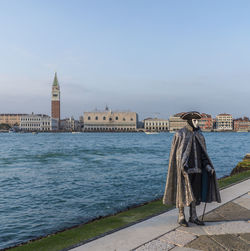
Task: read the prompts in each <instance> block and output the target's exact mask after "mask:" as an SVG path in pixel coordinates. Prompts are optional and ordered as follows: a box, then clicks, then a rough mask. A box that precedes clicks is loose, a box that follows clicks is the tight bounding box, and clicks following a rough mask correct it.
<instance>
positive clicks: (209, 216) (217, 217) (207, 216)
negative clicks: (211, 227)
mask: <svg viewBox="0 0 250 251" xmlns="http://www.w3.org/2000/svg"><path fill="white" fill-rule="evenodd" d="M201 218H202V216H200V217H199V219H200V220H201ZM203 220H204V221H205V222H209V221H223V220H225V219H224V217H222V216H221V215H220V214H217V213H216V210H214V211H212V212H210V213H207V214H205V215H204V218H203Z"/></svg>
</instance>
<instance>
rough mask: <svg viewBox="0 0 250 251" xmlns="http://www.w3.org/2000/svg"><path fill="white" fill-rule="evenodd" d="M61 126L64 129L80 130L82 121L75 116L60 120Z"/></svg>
mask: <svg viewBox="0 0 250 251" xmlns="http://www.w3.org/2000/svg"><path fill="white" fill-rule="evenodd" d="M60 128H61V130H63V131H80V129H81V127H80V122H79V121H78V120H75V119H74V118H73V117H71V118H66V119H62V120H60Z"/></svg>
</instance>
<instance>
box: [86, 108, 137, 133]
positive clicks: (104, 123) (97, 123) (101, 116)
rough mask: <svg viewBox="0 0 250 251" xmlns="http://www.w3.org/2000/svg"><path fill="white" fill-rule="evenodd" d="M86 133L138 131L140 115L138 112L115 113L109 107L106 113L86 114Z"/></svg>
mask: <svg viewBox="0 0 250 251" xmlns="http://www.w3.org/2000/svg"><path fill="white" fill-rule="evenodd" d="M83 120H84V131H90V132H98V131H99V132H100V131H101V132H102V131H106V132H107V131H109V132H110V131H112V132H125V131H136V130H137V123H138V115H137V113H136V112H113V111H111V109H108V107H106V108H105V110H104V111H94V112H84V116H83Z"/></svg>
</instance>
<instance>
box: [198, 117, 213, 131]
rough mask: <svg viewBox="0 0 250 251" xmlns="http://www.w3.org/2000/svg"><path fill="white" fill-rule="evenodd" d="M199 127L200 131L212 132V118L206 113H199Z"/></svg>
mask: <svg viewBox="0 0 250 251" xmlns="http://www.w3.org/2000/svg"><path fill="white" fill-rule="evenodd" d="M199 127H200V129H201V130H202V131H212V130H213V119H212V116H211V115H209V114H206V113H201V119H200V120H199Z"/></svg>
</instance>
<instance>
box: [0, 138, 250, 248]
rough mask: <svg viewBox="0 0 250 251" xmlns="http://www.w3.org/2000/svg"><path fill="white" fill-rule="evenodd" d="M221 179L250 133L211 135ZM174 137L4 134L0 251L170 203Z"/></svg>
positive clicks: (0, 149) (245, 148) (242, 151)
mask: <svg viewBox="0 0 250 251" xmlns="http://www.w3.org/2000/svg"><path fill="white" fill-rule="evenodd" d="M204 136H205V138H206V142H207V148H208V153H209V156H210V158H211V159H212V161H213V163H214V166H215V169H216V172H217V176H218V177H222V176H224V175H227V174H229V173H230V171H231V170H232V169H233V168H234V167H235V166H236V164H237V163H238V162H239V161H241V160H242V158H243V157H244V155H245V154H246V153H247V152H249V147H250V133H204ZM172 137H173V134H171V133H160V134H157V135H146V134H144V133H81V134H70V133H41V134H37V135H33V134H4V133H1V134H0V142H1V147H0V223H1V227H0V249H1V248H5V247H9V246H13V245H15V244H18V243H21V242H24V241H27V240H30V239H34V238H36V237H39V236H43V235H47V234H49V233H53V232H56V231H58V230H62V229H65V228H67V227H70V226H73V225H76V224H80V223H84V222H87V221H89V220H91V219H93V218H96V217H98V216H104V215H108V214H112V213H115V212H117V211H120V210H122V209H125V208H126V207H128V206H131V205H135V204H140V203H143V202H146V201H150V200H153V199H155V198H158V197H160V196H162V195H163V192H164V186H165V181H166V173H167V165H168V157H169V152H170V147H171V141H172Z"/></svg>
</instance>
